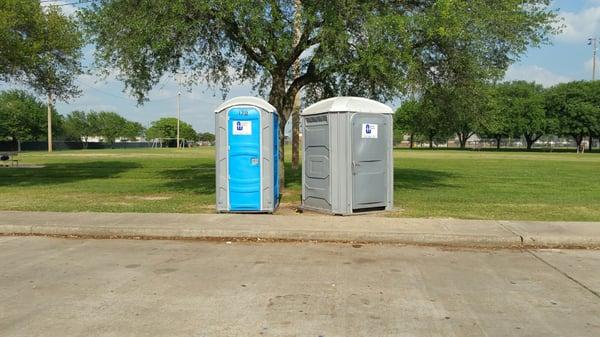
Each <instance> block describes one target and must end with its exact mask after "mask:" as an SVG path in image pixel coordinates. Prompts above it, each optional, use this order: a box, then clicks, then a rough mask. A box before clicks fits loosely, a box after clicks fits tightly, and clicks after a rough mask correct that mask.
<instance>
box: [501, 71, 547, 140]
mask: <svg viewBox="0 0 600 337" xmlns="http://www.w3.org/2000/svg"><path fill="white" fill-rule="evenodd" d="M544 92H545V90H544V88H543V87H542V86H541V85H540V84H536V83H533V82H526V81H514V82H508V83H502V84H499V85H498V86H497V105H498V109H500V110H499V111H500V112H499V113H501V114H504V115H506V118H507V121H508V122H507V123H508V124H507V125H506V128H507V131H508V132H509V134H510V135H512V136H515V137H523V138H525V142H526V144H527V149H528V150H530V149H531V148H532V146H533V144H534V143H535V142H536V141H537V140H538V139H540V138H541V137H542V136H543V135H545V134H548V133H551V132H553V131H554V129H555V127H556V119H555V118H553V116H552V114H550V113H549V111H548V110H547V109H546V106H545V103H544V100H545V96H544V95H545V94H544Z"/></svg>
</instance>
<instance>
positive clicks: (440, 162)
mask: <svg viewBox="0 0 600 337" xmlns="http://www.w3.org/2000/svg"><path fill="white" fill-rule="evenodd" d="M289 153H290V151H289V149H287V151H286V154H289ZM20 157H21V158H20V159H21V162H22V163H23V164H26V165H28V164H41V165H45V167H44V168H31V169H27V168H20V169H13V168H8V169H7V168H0V209H2V210H35V211H69V212H70V211H100V212H185V213H200V212H213V211H214V202H215V201H214V199H215V182H214V159H213V158H214V152H213V149H212V148H196V149H191V150H190V149H185V150H181V151H177V150H174V149H141V150H140V149H136V150H89V151H59V152H55V153H53V154H51V155H48V154H46V153H37V152H30V153H24V154H21V155H20ZM300 187H301V176H300V173H299V172H298V171H292V170H291V169H290V167H289V165H287V169H286V189H285V192H284V199H283V202H284V203H286V204H299V200H300ZM394 188H395V203H396V207H397V208H398V210H399V211H398V212H394V213H392V214H390V215H394V216H404V217H452V218H469V219H507V220H510V219H521V220H590V221H594V220H596V221H600V154H585V155H582V156H578V155H576V154H572V153H524V152H475V151H424V150H414V151H410V150H397V151H396V152H395V182H394Z"/></svg>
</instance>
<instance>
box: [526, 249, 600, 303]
mask: <svg viewBox="0 0 600 337" xmlns="http://www.w3.org/2000/svg"><path fill="white" fill-rule="evenodd" d="M526 251H527V252H528V253H529V254H531V255H532V256H533V257H535V258H536V259H537V260H538V261H540V262H542V263H543V264H545V265H547V266H548V267H550V268H552V269H554V270H555V271H557V272H559V273H560V274H562V275H563V276H564V277H566V278H567V279H569V280H570V281H572V282H574V283H575V284H577V285H578V286H580V287H582V288H583V289H585V290H587V291H588V292H589V293H590V294H592V295H594V296H596V297H597V298H600V293H598V292H597V291H595V290H594V289H592V288H590V287H588V286H586V285H585V284H583V283H582V282H581V281H579V280H577V279H576V278H574V277H573V276H571V275H569V274H567V273H566V272H564V271H562V270H560V269H559V268H558V267H556V266H554V265H553V264H551V263H550V262H548V261H546V260H544V259H543V258H542V257H541V256H539V255H537V254H536V253H534V252H533V251H531V250H530V249H526Z"/></svg>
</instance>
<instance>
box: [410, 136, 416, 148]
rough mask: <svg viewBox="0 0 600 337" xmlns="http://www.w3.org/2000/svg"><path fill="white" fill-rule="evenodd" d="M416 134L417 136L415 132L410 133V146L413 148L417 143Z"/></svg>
mask: <svg viewBox="0 0 600 337" xmlns="http://www.w3.org/2000/svg"><path fill="white" fill-rule="evenodd" d="M414 136H415V135H414V134H413V133H411V134H410V145H409V146H410V148H411V149H412V148H413V146H414V145H415V139H414Z"/></svg>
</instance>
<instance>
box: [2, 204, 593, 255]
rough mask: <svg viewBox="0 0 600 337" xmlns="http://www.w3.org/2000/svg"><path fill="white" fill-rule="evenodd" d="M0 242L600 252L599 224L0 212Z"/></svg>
mask: <svg viewBox="0 0 600 337" xmlns="http://www.w3.org/2000/svg"><path fill="white" fill-rule="evenodd" d="M0 234H4V235H54V236H77V237H94V238H145V239H189V240H223V241H229V240H231V241H237V240H249V241H261V240H266V241H319V242H359V243H391V244H412V245H443V246H454V247H491V248H518V247H560V248H600V222H532V221H495V220H457V219H409V218H389V217H383V216H374V215H368V216H351V217H340V216H325V215H310V216H309V215H250V214H164V213H161V214H143V213H55V212H0Z"/></svg>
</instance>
